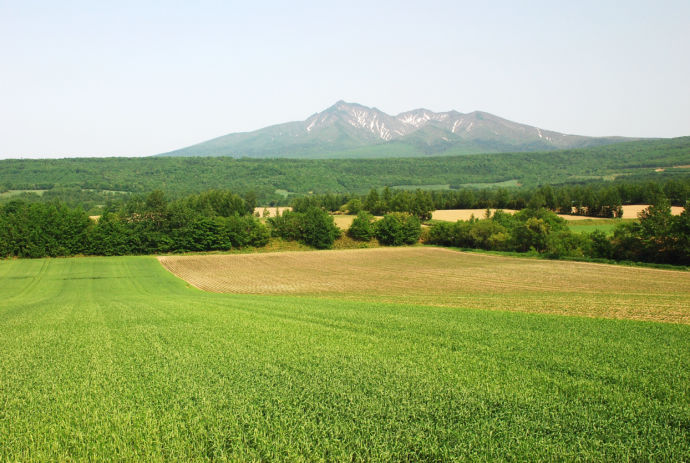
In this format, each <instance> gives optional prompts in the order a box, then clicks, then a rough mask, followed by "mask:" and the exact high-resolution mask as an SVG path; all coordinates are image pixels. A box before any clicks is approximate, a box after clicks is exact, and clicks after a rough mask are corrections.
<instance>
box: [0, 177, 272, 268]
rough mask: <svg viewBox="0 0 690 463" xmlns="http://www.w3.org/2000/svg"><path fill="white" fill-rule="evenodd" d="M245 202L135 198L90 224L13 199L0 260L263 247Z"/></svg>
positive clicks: (66, 210) (51, 206)
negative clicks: (3, 258) (4, 258)
mask: <svg viewBox="0 0 690 463" xmlns="http://www.w3.org/2000/svg"><path fill="white" fill-rule="evenodd" d="M252 212H253V211H252V210H250V208H249V206H248V204H247V202H246V201H245V200H244V199H243V198H241V197H239V196H237V195H235V194H233V193H230V192H226V191H209V192H206V193H202V194H199V195H192V196H188V197H185V198H182V199H180V200H176V201H168V200H167V199H166V198H165V195H164V194H163V193H162V192H160V191H155V192H153V193H150V194H149V195H142V196H134V197H132V198H131V199H130V200H129V201H127V202H126V203H123V204H121V205H120V206H119V207H118V208H116V209H109V210H106V211H105V213H104V214H103V215H102V216H101V217H99V218H97V220H92V219H90V218H89V216H88V215H87V214H86V212H84V211H83V210H82V209H80V208H70V207H68V206H66V205H64V204H62V203H59V202H55V203H26V202H22V201H12V202H9V203H7V204H5V205H4V206H1V207H0V256H1V257H12V256H16V257H45V256H51V257H54V256H68V255H76V254H84V255H126V254H151V253H164V252H184V251H213V250H227V249H232V248H241V247H245V246H264V245H266V243H267V242H268V238H269V231H268V229H267V228H266V226H265V225H263V224H262V223H261V222H260V221H259V220H258V219H256V218H255V217H254V216H253V215H252Z"/></svg>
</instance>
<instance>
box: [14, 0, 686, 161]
mask: <svg viewBox="0 0 690 463" xmlns="http://www.w3.org/2000/svg"><path fill="white" fill-rule="evenodd" d="M341 99H342V100H345V101H348V102H356V103H360V104H363V105H366V106H373V107H377V108H378V109H380V110H382V111H384V112H387V113H389V114H398V113H400V112H403V111H406V110H410V109H414V108H420V107H423V108H427V109H430V110H433V111H448V110H451V109H455V110H457V111H460V112H471V111H474V110H482V111H487V112H490V113H493V114H495V115H497V116H500V117H503V118H506V119H510V120H513V121H516V122H520V123H525V124H529V125H535V126H537V127H540V128H544V129H549V130H555V131H558V132H564V133H571V134H579V135H589V136H608V135H620V136H631V137H676V136H683V135H690V2H689V1H687V0H681V1H663V0H662V1H634V0H633V1H626V2H619V1H607V0H603V1H588V0H585V1H579V2H558V1H544V2H541V1H532V2H521V1H492V2H477V1H472V2H465V1H461V0H455V1H434V0H427V1H425V2H419V1H404V0H398V1H391V2H389V1H385V0H378V1H375V2H372V1H361V2H360V1H357V0H352V1H348V2H328V1H323V0H322V1H319V2H306V1H299V0H296V1H290V2H284V1H281V2H262V1H253V2H246V1H241V2H236V1H205V0H199V1H187V2H183V1H174V0H166V1H145V0H140V1H128V0H121V1H117V2H115V1H112V2H94V1H70V0H61V1H59V2H56V1H52V0H51V1H32V0H22V1H17V0H12V1H6V0H0V158H37V157H44V158H54V157H81V156H145V155H152V154H157V153H161V152H166V151H171V150H174V149H178V148H182V147H185V146H189V145H191V144H194V143H198V142H201V141H205V140H208V139H210V138H214V137H217V136H221V135H225V134H227V133H232V132H243V131H251V130H256V129H259V128H262V127H265V126H268V125H272V124H277V123H282V122H288V121H294V120H304V119H306V118H307V117H308V116H310V115H311V114H313V113H315V112H319V111H322V110H323V109H325V108H327V107H329V106H331V105H332V104H334V103H335V102H336V101H338V100H341Z"/></svg>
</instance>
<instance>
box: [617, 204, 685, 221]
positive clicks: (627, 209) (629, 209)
mask: <svg viewBox="0 0 690 463" xmlns="http://www.w3.org/2000/svg"><path fill="white" fill-rule="evenodd" d="M648 207H649V204H630V205H627V206H623V218H624V219H636V218H637V215H638V214H639V213H640V212H642V211H643V210H645V209H647V208H648ZM681 212H683V208H682V207H680V206H671V214H673V215H680V214H681Z"/></svg>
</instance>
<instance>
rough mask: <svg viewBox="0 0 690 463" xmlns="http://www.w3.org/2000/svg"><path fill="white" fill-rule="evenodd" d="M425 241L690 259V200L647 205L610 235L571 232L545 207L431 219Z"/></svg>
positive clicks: (557, 253) (554, 253) (556, 253)
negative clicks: (674, 205) (679, 205)
mask: <svg viewBox="0 0 690 463" xmlns="http://www.w3.org/2000/svg"><path fill="white" fill-rule="evenodd" d="M427 242H428V243H430V244H438V245H442V246H455V247H460V248H475V249H487V250H496V251H517V252H526V251H532V252H536V253H539V254H543V255H546V256H548V257H552V258H562V257H577V258H582V257H587V258H600V259H614V260H627V261H641V262H654V263H666V264H676V265H690V203H688V204H687V205H686V206H685V210H684V212H683V213H682V214H680V215H679V216H674V215H672V214H671V207H670V204H669V203H668V201H666V200H661V201H660V202H659V203H657V204H656V205H653V206H651V207H650V208H649V209H647V210H646V211H645V212H643V214H642V215H641V217H640V220H639V221H638V222H631V223H623V224H620V225H618V226H617V227H616V228H615V230H614V233H613V234H612V235H606V234H605V233H603V232H601V231H594V232H592V233H573V232H571V231H570V230H569V229H568V226H567V223H566V221H565V220H563V219H562V218H560V217H558V216H557V215H556V214H555V213H554V212H552V211H549V210H547V209H544V208H536V209H534V208H527V209H523V210H521V211H519V212H517V213H515V214H512V215H511V214H507V213H505V212H502V211H500V210H499V211H496V213H495V214H494V215H493V217H486V218H484V219H472V220H469V221H458V222H456V223H449V222H440V223H436V224H433V225H432V226H431V229H430V230H429V235H428V238H427Z"/></svg>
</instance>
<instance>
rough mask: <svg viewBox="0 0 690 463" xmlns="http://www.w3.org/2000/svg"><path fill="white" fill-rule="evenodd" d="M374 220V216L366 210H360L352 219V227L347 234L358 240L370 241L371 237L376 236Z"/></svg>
mask: <svg viewBox="0 0 690 463" xmlns="http://www.w3.org/2000/svg"><path fill="white" fill-rule="evenodd" d="M373 221H374V216H373V215H371V214H369V213H368V212H366V211H360V212H359V214H357V217H355V220H353V221H352V225H351V226H350V229H349V230H348V231H347V234H348V235H349V236H350V237H351V238H353V239H355V240H358V241H369V240H371V237H372V236H374V228H373V226H372V222H373Z"/></svg>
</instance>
